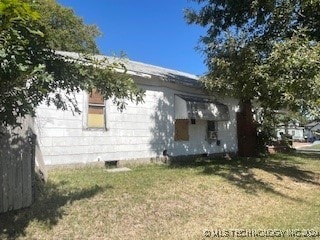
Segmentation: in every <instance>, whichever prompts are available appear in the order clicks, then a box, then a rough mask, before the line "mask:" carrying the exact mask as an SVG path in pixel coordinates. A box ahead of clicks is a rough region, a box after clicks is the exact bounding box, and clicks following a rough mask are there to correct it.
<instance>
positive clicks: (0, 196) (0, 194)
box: [0, 136, 4, 213]
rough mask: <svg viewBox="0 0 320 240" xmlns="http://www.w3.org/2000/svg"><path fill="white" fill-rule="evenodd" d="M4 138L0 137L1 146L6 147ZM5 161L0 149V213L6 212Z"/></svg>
mask: <svg viewBox="0 0 320 240" xmlns="http://www.w3.org/2000/svg"><path fill="white" fill-rule="evenodd" d="M3 137H4V136H1V137H0V144H1V145H0V146H4V140H3ZM3 161H4V153H3V149H2V148H1V149H0V213H1V212H4V208H3Z"/></svg>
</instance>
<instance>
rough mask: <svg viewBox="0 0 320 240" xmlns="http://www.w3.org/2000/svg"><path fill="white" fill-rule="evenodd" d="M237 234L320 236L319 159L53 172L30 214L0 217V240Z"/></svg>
mask: <svg viewBox="0 0 320 240" xmlns="http://www.w3.org/2000/svg"><path fill="white" fill-rule="evenodd" d="M236 229H243V230H246V231H247V230H251V229H252V230H257V234H264V233H263V232H258V230H267V229H270V230H271V229H272V230H274V231H278V230H283V231H286V230H289V229H290V230H291V229H292V230H293V229H299V230H304V229H307V230H311V229H313V230H316V231H320V156H318V155H302V154H300V155H297V154H296V155H285V154H283V155H274V156H272V157H271V158H267V159H242V160H239V159H232V160H227V159H211V160H204V159H197V160H196V161H180V162H175V163H174V164H172V165H171V166H166V165H143V166H136V167H133V168H132V171H130V172H121V173H108V172H106V170H105V169H103V168H98V167H87V168H82V169H73V170H71V169H65V170H61V169H60V170H53V171H51V172H50V175H49V183H48V184H47V185H46V186H45V188H44V189H42V190H41V194H40V198H39V200H38V201H37V202H36V203H35V204H34V205H33V206H32V207H31V208H29V209H24V210H21V211H17V212H15V213H6V214H2V215H0V239H6V238H8V239H10V238H11V239H212V238H216V239H219V238H218V237H217V235H216V236H214V234H221V235H223V234H224V235H228V234H229V237H225V238H223V239H235V238H234V237H233V235H232V234H235V233H236V232H235V230H236ZM227 230H228V231H227ZM219 231H220V232H219ZM292 233H294V234H296V235H297V239H301V238H298V236H300V235H299V234H301V233H300V232H299V231H293V232H292ZM303 233H306V232H303ZM308 233H311V234H313V233H312V232H308ZM236 234H237V233H236ZM239 234H240V233H239ZM241 234H247V237H241V239H270V238H268V237H265V238H258V237H256V238H255V237H252V236H251V237H250V235H248V233H243V232H241ZM269 234H272V232H269ZM274 234H275V232H274ZM288 235H289V233H285V235H284V236H285V238H287V239H294V238H291V237H289V236H288ZM206 236H208V237H206ZM260 236H262V235H260ZM269 237H270V236H269ZM319 238H320V236H319ZM273 239H276V238H273ZM312 239H316V238H312Z"/></svg>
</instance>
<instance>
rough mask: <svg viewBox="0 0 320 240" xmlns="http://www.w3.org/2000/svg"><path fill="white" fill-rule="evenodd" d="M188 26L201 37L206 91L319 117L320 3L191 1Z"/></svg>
mask: <svg viewBox="0 0 320 240" xmlns="http://www.w3.org/2000/svg"><path fill="white" fill-rule="evenodd" d="M194 1H195V2H197V3H199V4H200V9H199V10H192V9H189V10H186V12H185V16H186V19H187V21H188V23H190V24H198V25H200V26H203V27H206V29H207V34H206V36H202V37H201V42H202V44H203V45H202V49H203V51H204V53H205V54H206V64H207V66H208V69H209V72H208V74H207V75H206V76H205V77H204V78H203V83H204V86H205V87H206V88H207V90H208V91H210V92H217V91H220V92H223V93H224V94H227V95H231V96H235V97H238V98H240V100H243V101H253V100H254V101H258V102H259V104H260V105H261V106H262V107H263V108H264V109H265V110H274V109H279V108H288V109H291V110H294V111H301V112H308V113H309V114H318V112H319V111H318V106H319V99H320V85H319V84H320V83H319V81H320V78H319V73H320V71H319V70H320V64H319V63H320V45H319V40H320V29H319V27H320V11H319V10H320V1H319V0H280V1H279V0H268V1H265V0H246V1H224V0H194Z"/></svg>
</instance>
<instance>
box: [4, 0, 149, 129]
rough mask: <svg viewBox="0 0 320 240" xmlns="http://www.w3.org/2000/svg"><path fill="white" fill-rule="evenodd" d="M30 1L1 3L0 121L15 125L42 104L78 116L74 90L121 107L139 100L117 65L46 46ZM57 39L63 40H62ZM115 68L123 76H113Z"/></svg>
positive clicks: (42, 27)
mask: <svg viewBox="0 0 320 240" xmlns="http://www.w3.org/2000/svg"><path fill="white" fill-rule="evenodd" d="M39 19H41V14H40V13H39V12H37V11H35V10H34V8H33V5H32V4H31V3H30V1H28V0H25V1H21V0H2V2H0V29H1V32H0V64H1V68H0V123H1V124H5V125H16V124H18V119H19V118H20V117H24V116H25V115H27V114H31V115H32V116H34V115H35V109H36V107H37V106H38V105H39V104H40V103H42V102H43V101H45V102H46V103H47V104H48V105H49V104H54V105H55V106H56V107H57V108H58V109H64V110H65V109H72V110H73V111H76V112H79V111H80V110H79V109H78V107H77V101H76V98H75V97H74V93H75V92H79V91H81V90H85V91H92V89H94V88H95V89H97V91H99V92H100V93H101V94H102V95H103V96H104V97H105V98H106V99H108V98H113V101H114V102H115V103H116V104H117V105H118V106H119V108H123V107H124V106H125V104H126V103H125V100H126V99H129V100H131V101H135V102H141V101H142V98H143V95H144V93H143V91H142V90H141V89H139V88H138V87H137V86H136V85H135V83H134V82H133V80H132V79H130V78H129V77H128V76H127V75H126V74H125V67H124V65H123V63H121V62H120V61H117V60H115V61H112V62H109V61H108V59H99V60H97V59H95V58H94V57H90V56H82V57H80V56H79V57H78V58H76V59H75V58H70V57H68V56H67V55H66V54H61V53H59V52H56V51H54V50H53V49H52V48H51V47H50V39H49V37H48V35H47V34H46V32H47V26H46V25H42V23H41V21H40V20H39ZM61 41H62V40H61ZM119 69H120V70H122V72H123V73H118V72H119Z"/></svg>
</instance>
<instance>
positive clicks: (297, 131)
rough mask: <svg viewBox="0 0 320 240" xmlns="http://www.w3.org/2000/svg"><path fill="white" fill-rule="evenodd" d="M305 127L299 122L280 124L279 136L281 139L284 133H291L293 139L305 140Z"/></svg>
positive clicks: (277, 131) (278, 128)
mask: <svg viewBox="0 0 320 240" xmlns="http://www.w3.org/2000/svg"><path fill="white" fill-rule="evenodd" d="M304 129H305V128H304V127H303V126H300V124H299V123H298V122H294V121H293V122H289V123H288V124H287V125H284V124H279V125H278V126H277V129H276V133H277V138H278V139H281V138H282V136H281V135H282V134H289V135H290V136H291V137H292V140H293V141H300V142H301V141H305V133H304Z"/></svg>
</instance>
